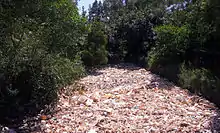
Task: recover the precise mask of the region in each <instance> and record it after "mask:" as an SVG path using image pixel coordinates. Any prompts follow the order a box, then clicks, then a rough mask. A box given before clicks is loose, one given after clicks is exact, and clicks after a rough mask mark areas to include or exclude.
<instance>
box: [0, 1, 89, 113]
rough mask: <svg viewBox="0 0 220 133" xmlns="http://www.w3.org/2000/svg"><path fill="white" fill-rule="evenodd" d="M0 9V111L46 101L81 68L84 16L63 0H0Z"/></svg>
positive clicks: (81, 69)
mask: <svg viewBox="0 0 220 133" xmlns="http://www.w3.org/2000/svg"><path fill="white" fill-rule="evenodd" d="M0 9H1V13H0V18H2V19H1V20H0V27H1V28H2V31H1V33H0V44H1V46H0V109H1V111H2V115H3V116H4V115H6V114H7V115H16V113H15V112H17V113H18V112H19V110H20V109H21V108H26V107H30V106H32V107H33V106H35V107H43V106H44V105H45V104H51V103H52V102H54V101H56V100H57V99H56V98H57V93H58V91H59V88H61V87H63V86H65V85H67V84H69V83H72V82H73V81H74V80H75V79H77V78H79V77H80V76H82V74H83V72H84V67H83V64H82V62H81V59H80V56H79V53H80V48H81V45H83V44H84V43H85V38H86V35H85V34H86V30H87V29H86V26H85V21H84V20H83V19H82V18H81V17H80V16H79V14H78V9H77V7H76V5H75V3H72V2H71V1H69V0H58V1H53V0H51V1H44V0H40V1H8V2H6V1H3V2H1V3H0ZM12 111H13V112H14V113H12Z"/></svg>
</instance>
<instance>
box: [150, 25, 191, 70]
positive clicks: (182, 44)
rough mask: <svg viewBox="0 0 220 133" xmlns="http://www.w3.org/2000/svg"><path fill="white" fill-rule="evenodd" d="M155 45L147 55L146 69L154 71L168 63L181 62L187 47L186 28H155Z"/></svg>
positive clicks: (166, 26) (169, 26)
mask: <svg viewBox="0 0 220 133" xmlns="http://www.w3.org/2000/svg"><path fill="white" fill-rule="evenodd" d="M154 30H155V32H156V34H157V40H156V44H155V45H154V46H153V48H152V49H151V50H150V52H149V53H148V59H147V62H148V67H149V68H151V69H156V68H157V67H158V66H163V65H166V64H169V63H172V64H174V63H179V62H181V57H182V56H183V55H184V53H185V50H186V49H187V45H188V30H187V28H186V27H184V26H182V27H176V26H172V25H164V26H159V27H156V28H155V29H154Z"/></svg>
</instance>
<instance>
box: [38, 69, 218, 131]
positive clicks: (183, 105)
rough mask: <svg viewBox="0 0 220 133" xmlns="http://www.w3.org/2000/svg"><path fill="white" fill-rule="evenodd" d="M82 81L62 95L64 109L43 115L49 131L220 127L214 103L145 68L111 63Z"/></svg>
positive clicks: (185, 129)
mask: <svg viewBox="0 0 220 133" xmlns="http://www.w3.org/2000/svg"><path fill="white" fill-rule="evenodd" d="M78 83H79V84H81V85H83V86H84V89H85V91H82V90H81V91H79V92H75V94H74V95H72V96H68V97H67V96H64V95H62V96H61V97H60V100H59V103H58V106H57V109H58V110H59V111H58V112H57V113H55V114H54V115H53V116H51V117H50V118H49V119H45V120H42V121H41V125H42V127H41V128H42V130H43V131H44V132H48V133H53V132H57V133H75V132H77V133H78V132H79V133H80V132H88V133H99V132H109V133H110V132H126V133H127V132H139V133H144V132H149V133H167V132H170V133H179V132H188V133H194V132H198V133H199V132H201V133H202V132H207V133H209V132H210V133H211V132H216V133H217V132H218V131H220V128H219V124H220V117H219V116H218V114H219V112H218V111H217V108H216V107H215V106H214V105H213V104H212V103H210V102H208V101H207V100H205V99H203V98H201V97H199V96H195V95H191V94H189V93H188V92H187V91H186V90H183V89H180V88H178V87H176V86H174V85H172V84H171V83H169V82H167V81H165V80H163V79H161V78H159V77H158V76H156V75H154V74H151V73H150V72H149V71H146V70H144V69H141V68H138V67H134V66H130V67H126V66H108V67H105V68H102V69H99V70H95V71H93V73H92V74H91V75H89V76H87V77H85V78H82V79H81V80H80V81H79V82H78ZM69 87H74V86H69Z"/></svg>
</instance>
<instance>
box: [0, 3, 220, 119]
mask: <svg viewBox="0 0 220 133" xmlns="http://www.w3.org/2000/svg"><path fill="white" fill-rule="evenodd" d="M219 7H220V2H219V1H218V0H167V1H161V0H136V1H133V0H104V1H103V2H98V1H95V2H94V3H93V5H91V6H90V9H89V11H88V14H87V13H86V11H84V10H83V13H82V15H80V14H79V12H78V8H77V2H72V1H70V0H47V1H45V0H39V1H35V0H28V1H26V0H19V1H17V0H2V1H1V2H0V28H1V32H0V110H1V113H0V114H1V118H6V117H10V118H15V117H17V116H18V115H19V116H20V113H23V115H24V114H29V113H30V112H33V109H32V110H30V108H34V110H35V111H36V112H38V111H40V110H41V109H42V108H44V107H45V105H47V106H48V105H51V104H52V103H55V102H56V100H57V93H58V92H59V90H60V88H62V87H64V86H66V85H68V84H70V83H72V82H73V81H74V80H75V79H77V78H79V77H81V76H83V75H84V73H85V67H91V66H97V65H104V64H107V63H113V64H114V63H120V62H129V63H135V64H138V65H140V66H143V67H146V68H147V69H149V70H151V71H153V72H155V73H157V74H160V75H161V76H163V77H166V78H167V79H169V80H171V81H173V82H176V83H177V84H179V85H180V86H181V87H183V88H186V89H189V90H191V91H192V92H195V93H198V94H201V95H203V96H205V97H207V98H208V99H210V100H211V101H213V102H215V103H216V105H218V106H220V98H219V95H220V89H219V87H220V80H219V78H220V71H219V70H220V69H219V63H220V52H219V51H220V45H219V43H220V40H219V39H220V17H219V13H220V8H219ZM21 119H22V118H21ZM1 120H3V121H4V120H5V119H1ZM9 123H10V122H9Z"/></svg>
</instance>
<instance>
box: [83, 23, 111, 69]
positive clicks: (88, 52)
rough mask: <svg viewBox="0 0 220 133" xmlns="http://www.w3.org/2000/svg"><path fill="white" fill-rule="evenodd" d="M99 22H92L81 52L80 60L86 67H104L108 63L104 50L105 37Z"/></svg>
mask: <svg viewBox="0 0 220 133" xmlns="http://www.w3.org/2000/svg"><path fill="white" fill-rule="evenodd" d="M103 28H104V27H103V24H102V23H101V22H97V21H95V22H92V23H91V25H90V31H89V34H88V39H87V44H86V45H85V46H84V48H83V51H82V53H81V54H82V55H81V56H82V60H83V62H84V64H85V65H86V66H94V65H104V64H107V62H108V58H107V56H108V52H107V50H106V44H107V37H106V35H105V33H104V30H103Z"/></svg>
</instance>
